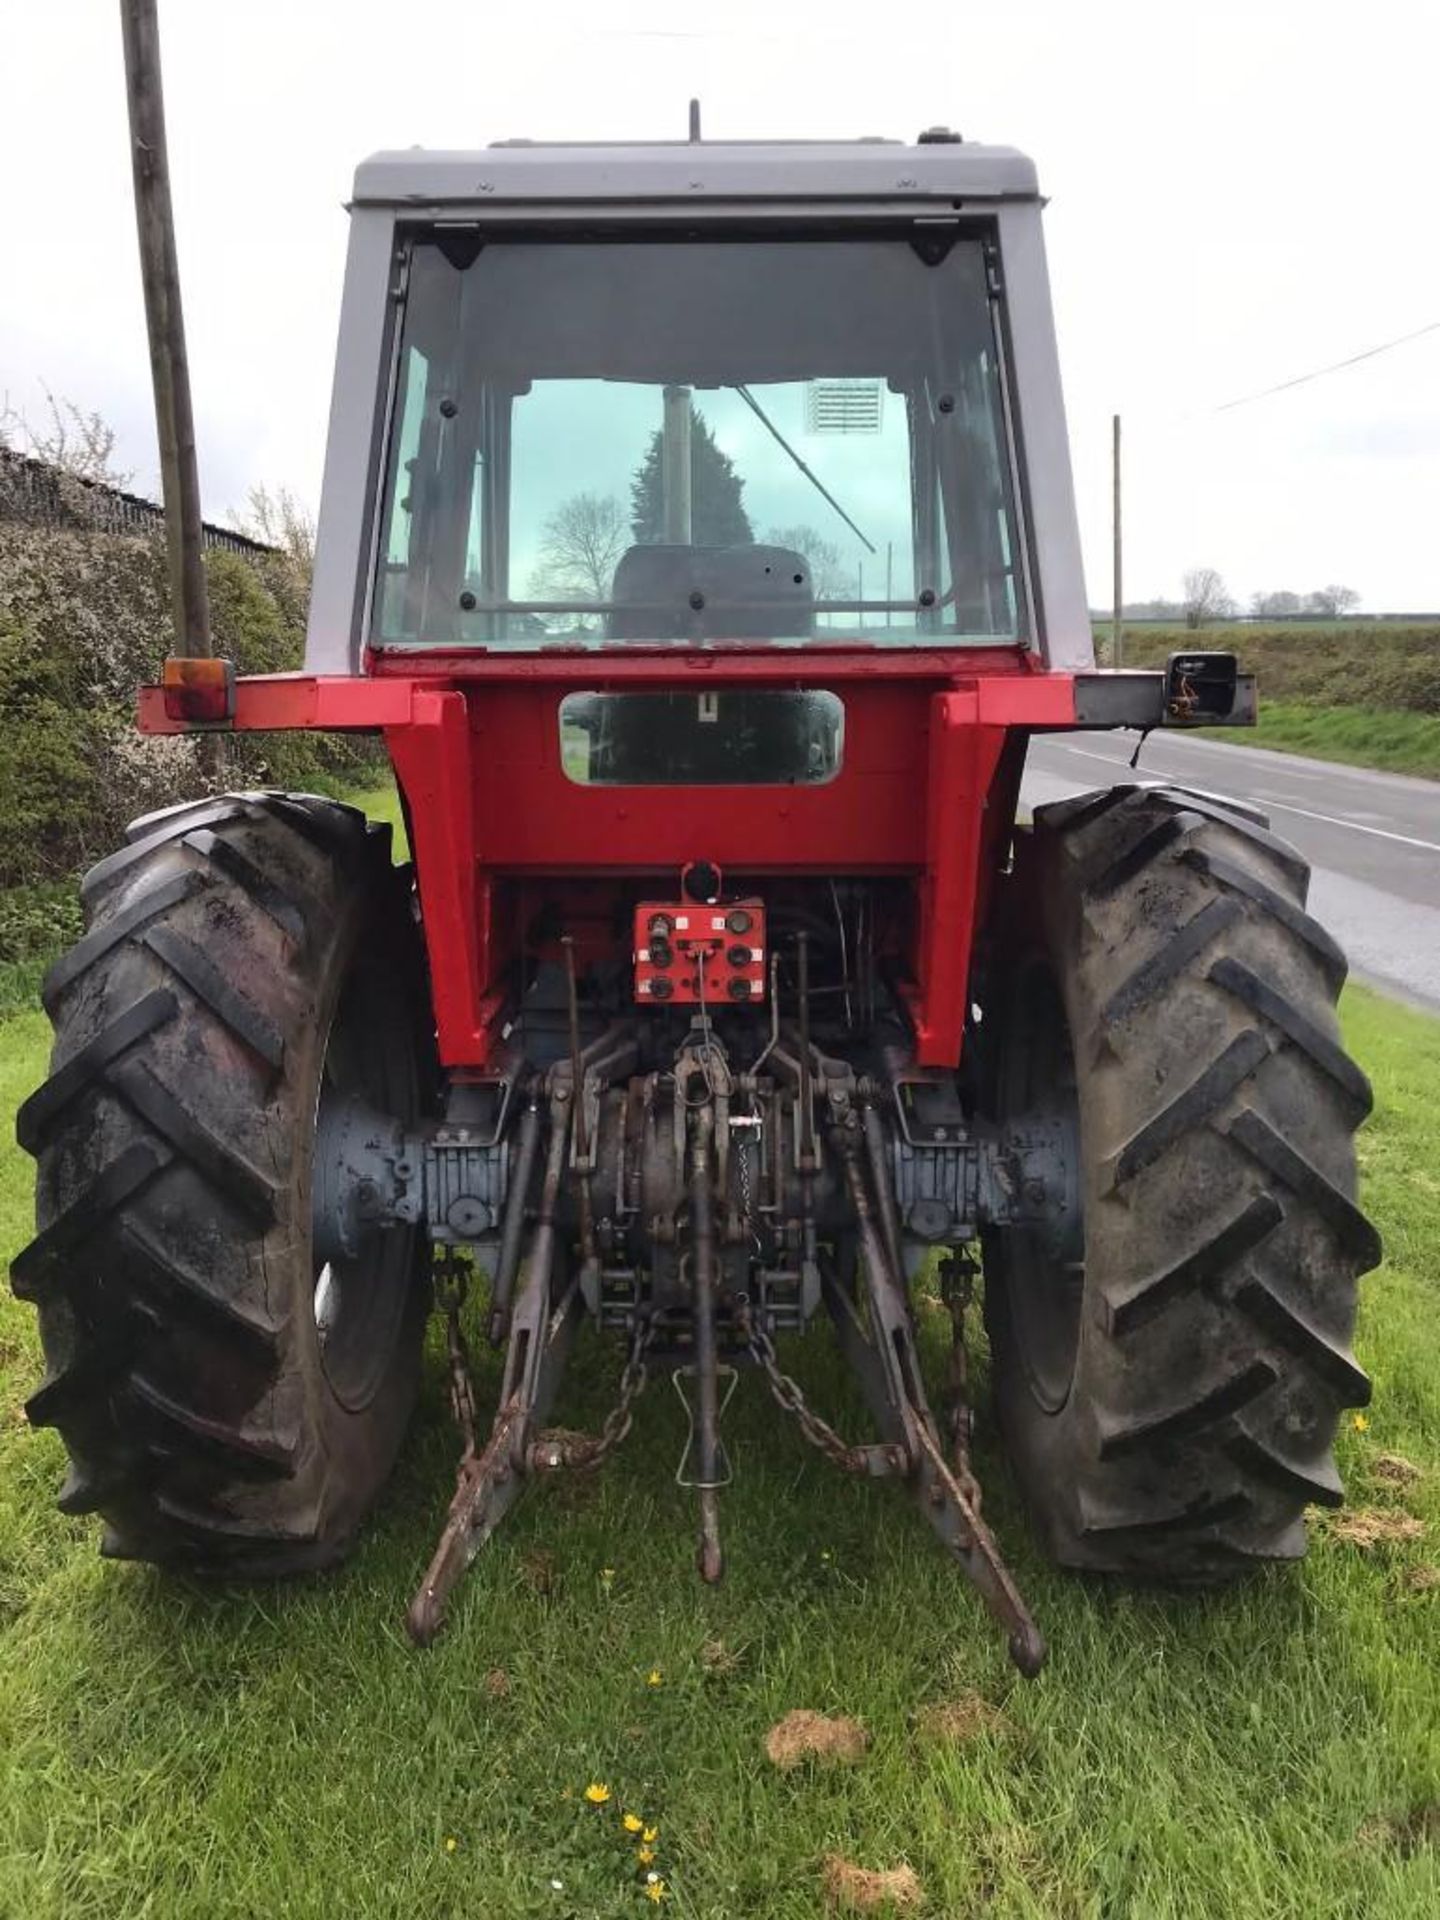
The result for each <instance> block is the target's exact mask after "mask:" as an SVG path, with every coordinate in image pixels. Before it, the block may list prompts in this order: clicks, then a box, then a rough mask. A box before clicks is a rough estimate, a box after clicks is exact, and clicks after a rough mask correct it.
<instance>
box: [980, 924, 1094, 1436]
mask: <svg viewBox="0 0 1440 1920" xmlns="http://www.w3.org/2000/svg"><path fill="white" fill-rule="evenodd" d="M1009 1029H1010V1030H1009V1032H1008V1034H1007V1035H1006V1041H1005V1052H1004V1058H1003V1063H1002V1070H1001V1076H1000V1088H999V1093H1000V1102H999V1104H1000V1116H999V1117H1000V1120H1001V1123H1002V1125H1005V1126H1013V1127H1015V1128H1017V1129H1023V1128H1024V1127H1025V1126H1026V1125H1027V1124H1035V1123H1044V1124H1047V1125H1049V1126H1051V1127H1053V1128H1055V1129H1056V1131H1057V1133H1058V1136H1059V1139H1060V1141H1061V1159H1062V1161H1063V1162H1064V1166H1063V1169H1062V1174H1061V1178H1060V1180H1059V1182H1058V1183H1057V1184H1058V1186H1059V1187H1060V1188H1061V1189H1062V1190H1063V1193H1064V1201H1063V1203H1062V1204H1061V1205H1060V1207H1059V1208H1058V1210H1057V1213H1056V1216H1055V1218H1054V1219H1053V1220H1052V1221H1050V1222H1048V1223H1047V1224H1045V1225H1044V1226H1020V1227H1013V1228H1010V1229H1009V1230H1008V1231H1007V1232H1006V1233H1005V1234H1004V1246H1005V1281H1004V1284H1005V1298H1006V1304H1007V1307H1008V1311H1009V1321H1010V1327H1011V1332H1012V1335H1013V1338H1014V1343H1015V1348H1016V1352H1017V1356H1018V1358H1019V1361H1020V1365H1021V1368H1022V1369H1023V1372H1024V1375H1025V1378H1026V1381H1027V1383H1028V1385H1029V1388H1030V1391H1031V1393H1032V1394H1033V1395H1034V1397H1035V1399H1036V1401H1037V1402H1038V1403H1039V1405H1040V1406H1041V1407H1043V1408H1044V1409H1045V1411H1046V1412H1047V1413H1057V1412H1059V1410H1060V1408H1061V1407H1063V1406H1064V1404H1065V1402H1066V1400H1067V1399H1068V1398H1069V1394H1070V1386H1071V1382H1072V1381H1073V1379H1074V1377H1075V1365H1076V1361H1077V1359H1078V1357H1079V1351H1080V1332H1081V1311H1082V1306H1083V1302H1084V1295H1085V1218H1084V1208H1083V1204H1082V1200H1081V1188H1080V1168H1081V1148H1080V1105H1079V1097H1078V1093H1077V1089H1076V1076H1075V1055H1074V1049H1073V1047H1072V1045H1071V1041H1070V1026H1069V1022H1068V1020H1067V1019H1066V1016H1065V1006H1064V1002H1063V1000H1062V999H1061V995H1060V988H1059V984H1058V982H1057V981H1056V979H1055V976H1054V974H1053V972H1052V971H1051V969H1050V967H1049V965H1048V964H1047V963H1046V962H1045V961H1044V960H1043V959H1041V958H1039V957H1038V956H1035V957H1032V958H1031V959H1029V960H1027V961H1025V962H1023V963H1022V965H1021V966H1020V968H1019V970H1018V973H1017V976H1016V978H1015V981H1014V983H1013V995H1012V999H1011V1013H1010V1021H1009Z"/></svg>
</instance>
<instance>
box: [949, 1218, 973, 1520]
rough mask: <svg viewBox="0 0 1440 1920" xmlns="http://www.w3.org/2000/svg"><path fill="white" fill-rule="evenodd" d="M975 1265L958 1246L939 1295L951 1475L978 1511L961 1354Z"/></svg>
mask: <svg viewBox="0 0 1440 1920" xmlns="http://www.w3.org/2000/svg"><path fill="white" fill-rule="evenodd" d="M977 1271H978V1268H977V1267H976V1265H975V1262H974V1260H973V1259H972V1258H971V1256H970V1255H969V1254H968V1253H967V1252H965V1251H964V1249H960V1250H959V1251H957V1252H955V1253H953V1254H951V1255H950V1256H949V1257H948V1258H946V1259H945V1260H942V1261H941V1263H940V1297H941V1299H942V1300H943V1301H944V1302H945V1305H946V1306H947V1307H948V1309H949V1311H950V1336H951V1338H950V1367H949V1384H950V1398H949V1403H948V1405H947V1406H946V1409H945V1425H946V1428H947V1430H948V1432H949V1436H950V1451H951V1455H952V1457H953V1459H954V1463H955V1478H956V1479H957V1480H958V1481H959V1483H960V1486H961V1488H962V1489H963V1491H964V1494H965V1498H966V1500H967V1501H968V1502H969V1504H970V1506H971V1507H972V1508H973V1509H974V1511H975V1512H976V1513H977V1514H978V1513H979V1511H980V1482H979V1481H978V1480H977V1479H976V1478H975V1473H974V1470H973V1468H972V1467H971V1465H970V1436H971V1430H972V1427H973V1424H974V1423H973V1419H972V1416H971V1411H970V1398H969V1393H970V1369H969V1363H968V1361H967V1358H966V1354H965V1311H966V1308H967V1307H968V1306H969V1305H970V1302H971V1300H972V1299H973V1298H974V1294H975V1275H976V1273H977Z"/></svg>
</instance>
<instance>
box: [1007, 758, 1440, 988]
mask: <svg viewBox="0 0 1440 1920" xmlns="http://www.w3.org/2000/svg"><path fill="white" fill-rule="evenodd" d="M1135 740H1136V736H1135V735H1134V734H1133V733H1062V734H1050V735H1047V736H1046V737H1045V738H1044V739H1039V740H1035V741H1033V742H1032V743H1031V747H1030V755H1029V760H1028V762H1027V765H1026V770H1025V786H1024V791H1023V796H1022V798H1023V800H1024V802H1025V803H1026V804H1027V805H1029V806H1032V807H1038V806H1041V805H1043V804H1044V802H1045V801H1047V800H1061V799H1066V798H1068V797H1069V796H1070V795H1071V794H1075V793H1084V792H1088V791H1090V790H1091V789H1093V788H1095V787H1107V786H1113V785H1114V784H1115V783H1116V782H1117V781H1124V780H1152V781H1156V780H1167V779H1171V780H1177V781H1180V782H1182V783H1183V784H1184V785H1186V786H1191V787H1201V788H1204V789H1205V790H1206V791H1207V792H1210V793H1214V794H1217V795H1227V796H1229V797H1230V798H1232V799H1240V800H1248V801H1250V802H1251V803H1252V804H1253V805H1255V806H1258V807H1262V808H1263V809H1264V811H1265V812H1266V813H1268V814H1269V816H1270V824H1271V826H1272V827H1273V828H1274V830H1275V832H1276V833H1278V834H1280V835H1282V837H1283V838H1285V839H1286V840H1289V841H1290V842H1292V844H1293V845H1295V846H1296V847H1298V848H1299V849H1300V851H1301V853H1303V854H1304V855H1305V858H1306V859H1307V860H1308V861H1309V862H1310V863H1311V869H1312V872H1311V881H1310V911H1311V912H1312V913H1313V914H1314V915H1315V916H1316V918H1317V919H1319V920H1321V921H1323V922H1324V924H1325V925H1326V926H1327V927H1328V928H1329V929H1330V931H1331V933H1333V934H1334V935H1335V938H1336V939H1337V940H1338V941H1339V942H1340V944H1341V946H1342V947H1344V949H1345V951H1346V953H1348V954H1349V956H1350V967H1351V971H1352V972H1353V973H1354V974H1355V975H1356V977H1357V978H1359V979H1362V980H1365V981H1367V982H1369V984H1370V985H1372V986H1376V987H1380V988H1381V989H1383V990H1384V991H1385V992H1387V993H1392V994H1395V995H1396V996H1398V997H1399V998H1401V999H1404V1000H1410V1001H1413V1002H1414V1003H1416V1004H1417V1005H1419V1006H1423V1007H1425V1008H1427V1009H1428V1010H1429V1011H1430V1012H1433V1013H1440V781H1432V780H1411V779H1407V778H1406V777H1405V776H1404V775H1402V774H1395V773H1371V772H1369V771H1368V770H1366V769H1365V768H1363V767H1341V766H1336V765H1335V764H1333V762H1331V761H1328V760H1307V759H1304V758H1302V757H1301V756H1300V755H1298V754H1291V753H1270V752H1267V751H1266V750H1265V749H1264V748H1261V747H1242V746H1232V745H1230V744H1229V743H1228V742H1221V741H1215V740H1198V739H1195V738H1193V737H1190V736H1186V735H1184V734H1174V733H1168V734H1164V735H1161V734H1153V733H1152V734H1151V735H1150V737H1149V739H1148V740H1147V741H1146V742H1145V745H1144V747H1143V748H1142V749H1141V753H1140V764H1139V766H1138V768H1137V769H1136V771H1135V772H1134V773H1133V774H1132V773H1131V772H1130V771H1129V766H1128V762H1129V759H1130V755H1131V754H1132V753H1133V752H1134V751H1135Z"/></svg>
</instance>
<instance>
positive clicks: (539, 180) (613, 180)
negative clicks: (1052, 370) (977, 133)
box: [354, 139, 1039, 208]
mask: <svg viewBox="0 0 1440 1920" xmlns="http://www.w3.org/2000/svg"><path fill="white" fill-rule="evenodd" d="M1038 195H1039V187H1038V184H1037V182H1036V176H1035V164H1034V162H1033V161H1032V160H1030V159H1028V158H1027V157H1026V156H1025V155H1024V154H1023V153H1018V152H1017V151H1016V150H1015V149H1014V148H1013V147H990V146H977V145H972V144H971V143H970V142H968V141H959V140H954V139H949V140H944V141H937V142H934V143H922V144H920V145H917V146H906V145H903V144H902V143H900V142H898V141H888V140H850V141H813V142H812V141H785V142H782V141H711V140H702V141H673V142H654V143H650V144H640V143H636V144H634V145H618V144H617V145H602V144H598V143H597V144H594V145H575V146H569V145H542V144H540V143H538V142H537V143H534V144H531V143H529V142H525V141H515V142H507V143H506V144H504V145H501V146H492V147H482V148H477V149H475V150H473V151H467V152H455V151H440V150H431V149H427V148H423V147H409V148H406V149H404V150H403V151H399V152H394V153H376V154H372V155H371V156H370V158H369V159H368V160H365V161H362V162H361V164H360V167H359V168H358V170H357V171H356V175H355V193H354V204H355V205H357V206H372V207H373V206H386V207H411V208H422V207H444V206H454V205H464V206H467V207H474V206H477V205H496V204H497V203H509V204H514V203H516V202H522V203H523V202H533V203H545V204H548V205H551V206H553V205H555V204H556V203H557V202H558V203H564V202H569V201H579V202H582V203H583V202H587V201H595V202H599V201H604V202H608V203H611V204H614V203H616V202H620V203H630V204H637V203H641V202H647V201H648V202H653V201H671V200H674V201H685V202H688V203H690V204H691V205H694V204H696V203H697V202H698V203H701V204H703V203H704V202H706V201H728V202H733V201H745V200H752V201H753V200H778V201H792V202H806V203H811V204H814V203H815V202H824V201H866V202H875V201H890V202H894V203H896V204H897V205H905V204H914V203H916V202H922V203H923V202H926V201H931V202H933V201H936V200H945V201H951V202H953V201H956V200H964V201H977V200H984V201H995V200H1034V199H1036V198H1037V197H1038Z"/></svg>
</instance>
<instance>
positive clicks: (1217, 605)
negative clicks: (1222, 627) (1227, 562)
mask: <svg viewBox="0 0 1440 1920" xmlns="http://www.w3.org/2000/svg"><path fill="white" fill-rule="evenodd" d="M1181 586H1182V589H1183V594H1184V606H1185V624H1186V626H1187V627H1203V626H1204V625H1205V624H1206V622H1207V621H1210V620H1223V619H1225V618H1227V616H1229V615H1230V614H1233V613H1234V611H1235V602H1234V601H1233V600H1232V599H1231V597H1230V592H1229V589H1228V588H1227V587H1226V585H1225V582H1224V580H1223V579H1222V577H1221V576H1220V574H1219V573H1217V572H1216V570H1215V568H1214V567H1192V568H1191V569H1190V571H1189V572H1188V573H1187V574H1186V575H1185V578H1184V580H1183V581H1182V582H1181Z"/></svg>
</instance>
